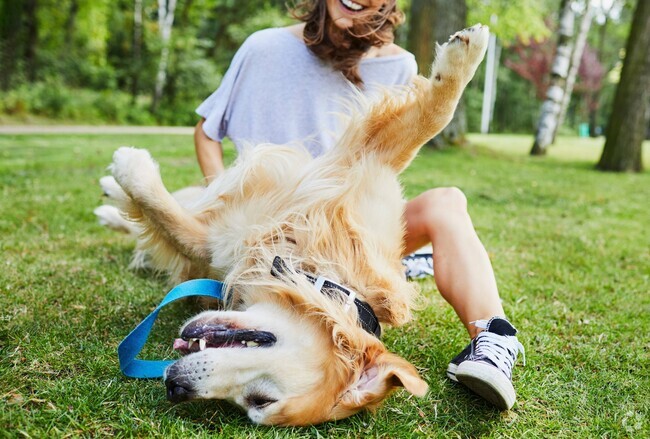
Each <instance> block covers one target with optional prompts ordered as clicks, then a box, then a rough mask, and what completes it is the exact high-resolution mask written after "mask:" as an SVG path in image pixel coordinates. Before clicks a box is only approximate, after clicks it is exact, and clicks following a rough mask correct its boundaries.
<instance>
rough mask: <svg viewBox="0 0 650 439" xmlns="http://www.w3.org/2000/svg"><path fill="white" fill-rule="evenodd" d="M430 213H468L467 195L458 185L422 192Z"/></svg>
mask: <svg viewBox="0 0 650 439" xmlns="http://www.w3.org/2000/svg"><path fill="white" fill-rule="evenodd" d="M422 195H423V196H424V197H425V200H424V201H425V203H426V210H427V211H428V212H429V214H430V215H438V214H445V213H455V214H467V197H466V196H465V194H464V193H463V191H462V190H460V189H458V188H457V187H440V188H435V189H430V190H428V191H426V192H425V193H424V194H422Z"/></svg>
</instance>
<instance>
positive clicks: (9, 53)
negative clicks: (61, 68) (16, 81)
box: [0, 1, 23, 90]
mask: <svg viewBox="0 0 650 439" xmlns="http://www.w3.org/2000/svg"><path fill="white" fill-rule="evenodd" d="M22 16H23V8H22V5H21V4H20V3H18V2H15V1H5V2H2V3H0V88H1V89H2V90H8V89H9V88H11V86H12V80H13V78H14V73H15V71H16V67H17V66H16V62H15V60H16V58H18V57H17V55H16V53H17V52H18V51H19V47H20V36H21V22H22Z"/></svg>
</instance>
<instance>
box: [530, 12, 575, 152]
mask: <svg viewBox="0 0 650 439" xmlns="http://www.w3.org/2000/svg"><path fill="white" fill-rule="evenodd" d="M573 27H574V14H573V10H572V9H571V1H570V0H562V3H561V5H560V28H559V33H560V36H559V39H558V43H557V51H556V53H555V59H554V60H553V65H552V66H551V80H550V82H549V87H548V90H547V92H546V100H545V101H544V103H543V104H542V111H541V114H540V116H539V122H538V124H537V133H536V134H535V143H534V144H533V148H532V149H531V151H530V154H531V155H544V154H546V148H547V147H548V146H549V145H550V144H551V142H552V141H553V134H554V133H555V129H556V127H557V122H558V116H559V114H560V107H561V105H562V99H563V97H564V86H565V83H566V78H567V75H568V73H569V65H570V63H571V52H572V41H571V38H572V37H573Z"/></svg>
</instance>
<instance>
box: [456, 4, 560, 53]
mask: <svg viewBox="0 0 650 439" xmlns="http://www.w3.org/2000/svg"><path fill="white" fill-rule="evenodd" d="M556 3H557V4H559V2H556V1H553V2H550V1H540V0H518V1H517V2H516V3H513V2H512V1H511V0H467V11H468V21H469V23H470V24H473V23H483V24H487V25H488V26H490V31H492V33H494V34H496V36H497V37H499V39H500V40H501V41H502V42H503V43H504V44H506V45H507V44H509V43H510V42H512V41H514V40H515V39H517V38H520V39H522V40H524V41H526V40H528V39H530V38H535V39H541V38H543V37H546V36H548V35H549V34H550V30H549V29H548V27H547V26H546V24H545V23H544V19H545V18H546V17H547V16H548V15H549V13H550V12H551V11H552V10H554V9H555V8H556V7H557V4H556Z"/></svg>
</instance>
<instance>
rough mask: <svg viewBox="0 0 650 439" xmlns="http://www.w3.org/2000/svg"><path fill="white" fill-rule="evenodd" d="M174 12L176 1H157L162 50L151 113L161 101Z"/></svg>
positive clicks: (165, 78)
mask: <svg viewBox="0 0 650 439" xmlns="http://www.w3.org/2000/svg"><path fill="white" fill-rule="evenodd" d="M175 10H176V0H169V3H167V0H158V28H159V30H160V41H161V44H162V49H161V51H160V61H159V62H158V73H157V74H156V88H155V90H154V95H153V102H152V104H151V109H152V111H153V112H156V110H158V105H160V101H161V100H162V95H163V89H164V87H165V81H166V80H167V64H168V62H169V40H170V38H171V35H172V25H173V24H174V11H175Z"/></svg>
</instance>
